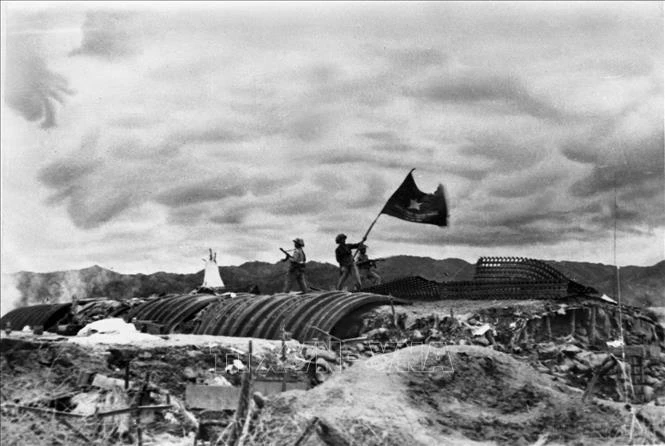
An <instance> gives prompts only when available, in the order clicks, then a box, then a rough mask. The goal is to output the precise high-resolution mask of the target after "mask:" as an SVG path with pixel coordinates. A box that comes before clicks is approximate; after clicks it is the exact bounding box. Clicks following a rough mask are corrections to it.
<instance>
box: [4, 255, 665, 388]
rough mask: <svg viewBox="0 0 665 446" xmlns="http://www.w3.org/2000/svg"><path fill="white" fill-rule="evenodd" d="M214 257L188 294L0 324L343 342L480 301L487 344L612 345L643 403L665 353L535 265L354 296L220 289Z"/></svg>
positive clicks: (635, 320)
mask: <svg viewBox="0 0 665 446" xmlns="http://www.w3.org/2000/svg"><path fill="white" fill-rule="evenodd" d="M215 257H216V256H215V255H213V253H212V251H210V257H209V259H208V261H207V262H206V274H205V278H204V284H203V286H202V287H200V288H198V289H197V290H195V291H193V292H192V293H190V294H180V295H167V296H153V297H148V298H133V299H129V300H124V301H116V300H109V299H94V300H88V301H80V302H73V303H64V304H53V305H36V306H30V307H23V308H18V309H15V310H13V311H11V312H9V313H7V314H6V315H5V316H3V317H2V318H1V319H0V327H2V328H3V329H14V330H21V329H22V328H23V327H25V326H30V327H33V328H38V329H39V330H45V331H55V332H59V333H61V334H75V333H76V332H77V331H78V329H80V328H81V327H82V326H83V325H85V324H86V323H88V322H90V321H93V320H97V319H103V318H107V317H122V318H124V319H125V320H126V321H127V322H132V323H134V325H135V326H136V327H137V328H138V329H139V330H141V331H144V332H149V333H153V334H169V333H184V334H199V335H220V336H238V337H253V338H264V339H280V338H282V337H283V336H285V335H286V336H290V337H292V338H293V339H296V340H298V341H300V342H303V343H305V342H311V341H314V340H319V339H324V340H328V341H329V340H330V339H335V340H340V341H343V340H344V339H349V338H354V337H358V336H361V335H363V334H365V333H366V332H367V331H368V329H371V328H376V327H373V326H371V324H370V323H368V320H369V319H371V317H373V316H372V315H373V314H375V313H374V310H377V309H380V308H390V309H391V311H392V314H393V316H392V324H393V325H397V320H396V317H395V307H394V306H395V305H405V304H414V306H417V305H419V303H422V302H430V303H434V304H436V305H439V310H440V309H444V308H447V307H448V306H450V309H451V312H452V308H453V307H454V305H453V303H454V302H469V301H471V302H476V303H477V306H476V311H475V312H474V313H475V314H474V315H473V318H474V320H475V321H476V323H477V324H481V325H482V324H486V325H487V326H490V327H492V330H491V331H490V333H491V334H492V336H491V337H490V343H497V344H501V345H503V346H505V348H506V350H507V351H513V352H519V351H524V350H528V349H529V347H530V346H533V345H536V344H541V343H547V342H556V341H557V340H562V339H565V340H567V342H570V341H574V342H576V343H578V344H579V345H581V346H583V347H584V348H585V349H587V350H592V351H606V352H612V351H613V350H612V348H613V347H611V345H613V344H612V342H614V343H615V344H616V345H618V346H619V347H620V348H621V352H620V353H621V356H622V357H623V358H625V359H624V361H626V362H628V363H629V364H631V365H632V366H633V367H632V368H631V374H632V382H633V384H635V395H638V398H642V399H644V396H643V395H642V396H640V394H641V388H642V385H643V384H645V383H644V380H645V377H644V367H645V366H646V364H647V363H648V361H649V359H650V358H653V357H658V355H659V354H660V349H661V348H663V347H665V333H664V329H663V326H662V325H660V324H658V323H657V320H656V319H655V318H653V317H651V316H650V315H649V314H648V313H647V312H645V311H644V310H642V309H639V308H634V307H629V306H626V305H619V304H618V303H616V302H614V301H613V300H611V299H608V298H606V296H600V294H599V293H598V292H597V291H596V290H595V289H593V288H591V287H588V286H585V285H583V284H580V283H578V282H576V281H573V280H571V279H569V278H567V277H566V276H565V275H564V274H562V273H561V272H560V271H558V270H556V269H555V268H553V267H551V266H549V265H548V264H546V263H544V262H542V261H539V260H534V259H525V258H517V257H487V258H480V259H479V260H478V262H477V264H476V270H475V275H474V277H473V279H472V280H468V281H448V282H435V281H431V280H427V279H425V278H423V277H420V276H415V277H403V278H400V279H397V280H394V281H391V282H387V283H383V284H381V285H377V286H373V287H370V288H366V289H363V290H361V291H360V292H347V291H316V292H309V293H287V294H285V293H281V294H273V295H255V294H250V293H234V292H231V291H229V290H227V289H225V288H224V285H223V282H222V280H221V277H219V268H218V267H217V264H216V259H215ZM509 302H510V303H511V304H508V303H509ZM515 302H518V303H520V305H516V304H515ZM402 308H403V307H402ZM452 316H453V315H452V314H451V317H445V316H444V317H440V315H437V316H436V317H433V318H430V319H429V320H425V319H422V318H421V319H419V320H416V321H415V322H414V321H411V323H410V325H409V324H407V323H406V322H405V321H404V320H402V321H401V322H402V323H401V324H400V325H401V327H400V328H401V329H402V331H404V330H406V331H408V330H407V328H410V329H411V333H413V331H414V330H416V331H419V332H424V333H425V334H423V336H422V338H421V339H418V340H419V341H425V342H428V341H441V340H445V339H448V343H456V342H459V340H460V339H459V338H454V337H448V338H446V336H445V335H446V333H447V332H451V330H453V327H458V326H459V325H458V324H457V321H456V320H455V318H454V317H452ZM407 325H409V327H407ZM467 325H468V324H467ZM485 331H487V330H485ZM432 333H435V334H436V335H431V334H432ZM437 333H438V334H437ZM428 334H429V335H428ZM404 345H406V344H404ZM614 352H615V353H616V352H617V350H616V349H615V350H614ZM647 397H648V395H647Z"/></svg>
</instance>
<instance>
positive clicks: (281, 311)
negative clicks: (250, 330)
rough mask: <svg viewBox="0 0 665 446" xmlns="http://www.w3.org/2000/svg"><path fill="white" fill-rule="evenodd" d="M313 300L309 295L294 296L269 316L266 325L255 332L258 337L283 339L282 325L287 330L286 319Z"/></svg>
mask: <svg viewBox="0 0 665 446" xmlns="http://www.w3.org/2000/svg"><path fill="white" fill-rule="evenodd" d="M311 298H312V297H311V296H309V295H307V294H296V295H293V296H292V297H291V298H290V299H288V300H286V301H285V302H284V303H283V304H282V305H280V306H278V307H277V308H276V309H275V311H274V312H273V313H272V314H270V315H269V317H268V319H267V321H266V324H265V325H263V326H261V327H260V329H259V330H257V331H255V333H256V336H257V337H261V338H265V339H279V338H280V337H281V332H280V331H281V330H280V329H281V327H282V324H284V326H285V329H286V318H287V317H288V316H289V315H291V314H296V313H297V310H298V308H299V307H300V305H302V303H303V302H305V301H308V300H311ZM287 331H288V330H287Z"/></svg>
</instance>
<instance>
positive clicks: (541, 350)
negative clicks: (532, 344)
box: [536, 342, 559, 359]
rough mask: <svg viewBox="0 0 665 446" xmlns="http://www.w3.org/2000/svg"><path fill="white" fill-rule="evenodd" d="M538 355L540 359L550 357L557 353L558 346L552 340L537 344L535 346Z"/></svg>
mask: <svg viewBox="0 0 665 446" xmlns="http://www.w3.org/2000/svg"><path fill="white" fill-rule="evenodd" d="M536 351H537V352H538V356H539V357H540V358H542V359H552V358H555V357H556V356H557V355H558V354H559V347H558V346H557V345H556V344H554V343H553V342H547V343H544V344H538V345H537V346H536Z"/></svg>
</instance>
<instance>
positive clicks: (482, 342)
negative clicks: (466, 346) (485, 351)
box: [473, 336, 490, 347]
mask: <svg viewBox="0 0 665 446" xmlns="http://www.w3.org/2000/svg"><path fill="white" fill-rule="evenodd" d="M473 343H474V344H476V345H482V346H484V347H487V346H488V345H490V341H489V339H487V338H486V337H485V336H476V337H474V338H473Z"/></svg>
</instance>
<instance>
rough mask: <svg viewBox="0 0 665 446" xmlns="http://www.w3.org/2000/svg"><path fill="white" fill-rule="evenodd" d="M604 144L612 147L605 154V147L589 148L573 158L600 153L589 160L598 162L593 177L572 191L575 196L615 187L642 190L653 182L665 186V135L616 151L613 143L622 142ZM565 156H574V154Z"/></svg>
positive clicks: (601, 191) (594, 193) (584, 180)
mask: <svg viewBox="0 0 665 446" xmlns="http://www.w3.org/2000/svg"><path fill="white" fill-rule="evenodd" d="M603 142H605V143H607V144H608V146H609V147H610V148H609V149H607V150H605V151H604V150H603V148H602V147H596V148H595V149H591V150H589V149H588V148H585V149H584V150H580V151H577V152H572V155H573V156H574V155H575V154H579V153H582V154H585V153H596V154H597V155H596V156H595V157H593V156H589V157H588V159H590V160H592V161H595V162H597V163H598V164H597V165H595V166H594V167H593V169H592V170H591V172H590V173H589V175H587V176H586V177H585V178H582V179H580V180H578V181H576V182H575V183H574V184H573V185H572V186H571V188H570V192H571V193H572V194H573V195H574V196H577V197H589V196H593V195H596V194H601V193H604V192H607V191H611V190H613V189H615V188H616V189H619V190H621V189H633V188H636V187H638V188H639V187H640V185H644V184H647V183H649V182H651V181H652V180H655V181H657V182H658V183H660V184H665V143H664V140H663V134H662V133H660V134H654V135H652V137H651V138H645V139H639V140H636V141H633V142H632V143H631V144H629V145H625V144H624V145H623V146H619V147H616V146H615V147H614V148H612V144H617V145H618V144H619V143H617V142H615V143H612V142H611V141H607V140H605V141H603ZM565 154H566V156H569V157H570V156H571V152H570V151H569V152H567V153H565ZM594 158H595V159H594ZM578 159H579V158H578ZM601 163H602V164H601ZM647 191H648V190H645V191H644V192H645V193H646V192H647Z"/></svg>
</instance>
